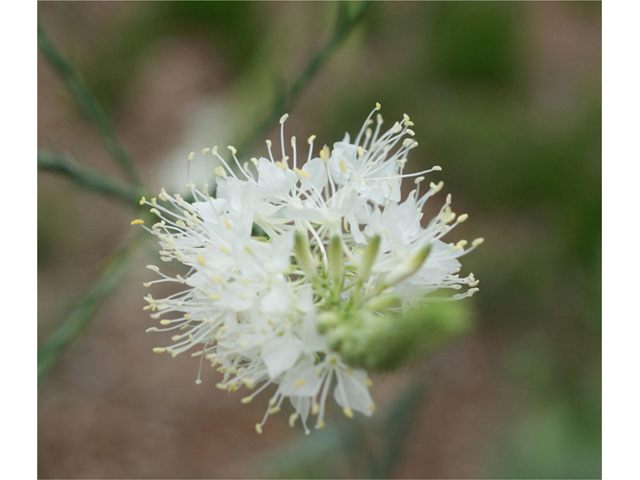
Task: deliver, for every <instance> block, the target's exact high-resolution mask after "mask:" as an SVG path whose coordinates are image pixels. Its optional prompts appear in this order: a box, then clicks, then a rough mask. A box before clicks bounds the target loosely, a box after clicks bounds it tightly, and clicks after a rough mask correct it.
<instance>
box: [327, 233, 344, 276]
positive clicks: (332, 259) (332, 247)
mask: <svg viewBox="0 0 640 480" xmlns="http://www.w3.org/2000/svg"><path fill="white" fill-rule="evenodd" d="M327 254H328V256H329V272H330V273H331V278H333V281H334V282H336V283H337V282H338V281H339V280H340V277H341V276H342V239H341V238H340V237H339V236H338V235H334V236H333V237H332V238H331V242H330V243H329V250H328V252H327Z"/></svg>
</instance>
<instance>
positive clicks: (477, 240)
mask: <svg viewBox="0 0 640 480" xmlns="http://www.w3.org/2000/svg"><path fill="white" fill-rule="evenodd" d="M483 243H484V238H482V237H480V238H476V239H475V240H474V241H473V242H471V246H473V247H477V246H478V245H482V244H483Z"/></svg>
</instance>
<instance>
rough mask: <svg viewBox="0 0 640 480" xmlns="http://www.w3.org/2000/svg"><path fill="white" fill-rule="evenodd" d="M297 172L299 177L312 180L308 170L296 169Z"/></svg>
mask: <svg viewBox="0 0 640 480" xmlns="http://www.w3.org/2000/svg"><path fill="white" fill-rule="evenodd" d="M295 172H296V173H297V174H298V176H299V177H305V178H311V174H310V173H309V172H307V171H306V170H302V169H301V168H296V169H295Z"/></svg>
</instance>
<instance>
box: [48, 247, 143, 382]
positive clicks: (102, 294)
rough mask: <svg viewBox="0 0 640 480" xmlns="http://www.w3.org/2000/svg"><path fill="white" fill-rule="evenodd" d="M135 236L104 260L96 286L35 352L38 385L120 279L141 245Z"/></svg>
mask: <svg viewBox="0 0 640 480" xmlns="http://www.w3.org/2000/svg"><path fill="white" fill-rule="evenodd" d="M142 238H143V236H142V235H138V236H137V237H135V238H134V239H132V240H131V241H130V242H128V243H127V245H125V246H124V247H122V248H121V249H120V250H118V251H117V252H115V253H114V254H113V255H112V256H111V257H110V258H109V259H108V260H107V262H108V263H107V265H106V267H105V269H104V270H103V271H102V273H101V275H100V277H99V278H98V280H97V281H96V283H95V284H94V285H93V286H92V287H91V288H90V289H89V290H88V291H87V292H86V293H85V295H84V296H83V297H82V298H81V299H80V301H79V302H78V304H77V305H76V306H75V308H74V309H73V311H72V312H71V314H70V315H69V316H68V317H67V319H66V320H65V321H64V322H63V323H62V324H61V325H60V326H59V327H58V328H57V329H56V330H55V331H54V332H53V333H52V334H51V336H50V337H49V338H48V339H47V341H46V343H45V344H44V345H43V347H42V348H40V349H39V351H38V383H40V382H41V381H42V380H43V379H44V377H45V376H46V374H47V373H48V372H49V370H50V369H51V367H53V365H55V363H56V362H57V361H58V359H59V358H60V355H61V354H62V353H63V352H64V350H65V349H66V348H67V347H68V346H69V345H70V344H71V342H72V341H73V340H74V339H75V338H76V337H77V336H78V335H79V334H80V333H81V332H82V330H83V328H84V327H85V326H86V325H87V324H88V323H89V321H90V320H91V317H92V316H93V315H94V313H95V312H96V311H97V310H98V307H99V306H100V305H101V304H102V302H103V301H104V300H105V298H106V297H107V296H108V295H109V293H111V291H112V290H113V289H114V288H115V287H116V286H117V285H118V282H119V280H120V277H121V276H122V274H123V273H124V271H125V269H126V268H127V267H128V266H129V265H130V260H131V255H132V253H133V252H134V251H135V250H136V248H137V247H138V246H139V245H141V244H142Z"/></svg>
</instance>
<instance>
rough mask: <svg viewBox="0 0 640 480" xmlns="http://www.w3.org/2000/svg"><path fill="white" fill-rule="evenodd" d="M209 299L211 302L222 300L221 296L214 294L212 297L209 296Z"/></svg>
mask: <svg viewBox="0 0 640 480" xmlns="http://www.w3.org/2000/svg"><path fill="white" fill-rule="evenodd" d="M209 298H210V299H211V300H220V295H218V294H216V293H212V294H211V295H209Z"/></svg>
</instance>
